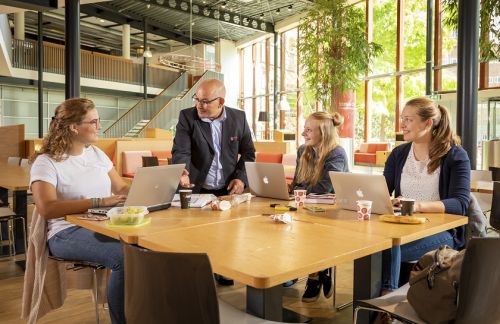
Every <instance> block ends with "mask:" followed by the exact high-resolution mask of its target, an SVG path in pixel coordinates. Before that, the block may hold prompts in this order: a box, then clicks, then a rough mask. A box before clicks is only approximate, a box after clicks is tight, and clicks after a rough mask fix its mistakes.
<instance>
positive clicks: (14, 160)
mask: <svg viewBox="0 0 500 324" xmlns="http://www.w3.org/2000/svg"><path fill="white" fill-rule="evenodd" d="M20 161H21V158H20V157H18V156H9V157H8V158H7V164H9V165H19V162H20Z"/></svg>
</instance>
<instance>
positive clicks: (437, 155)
mask: <svg viewBox="0 0 500 324" xmlns="http://www.w3.org/2000/svg"><path fill="white" fill-rule="evenodd" d="M405 106H410V107H413V108H416V109H417V115H418V116H419V117H420V120H421V121H423V122H426V121H428V120H429V119H431V120H432V130H431V143H430V146H429V164H428V165H427V172H428V173H429V174H431V173H433V172H434V171H436V169H437V168H439V167H440V164H441V159H442V158H443V157H444V156H445V155H446V154H447V153H448V151H449V150H450V149H451V147H452V145H460V138H459V137H458V136H457V135H456V134H454V133H453V130H452V129H451V126H450V113H449V112H448V109H446V107H443V106H441V105H439V104H437V103H435V102H434V101H432V100H431V99H428V98H425V97H420V98H415V99H412V100H410V101H408V102H407V103H406V105H405Z"/></svg>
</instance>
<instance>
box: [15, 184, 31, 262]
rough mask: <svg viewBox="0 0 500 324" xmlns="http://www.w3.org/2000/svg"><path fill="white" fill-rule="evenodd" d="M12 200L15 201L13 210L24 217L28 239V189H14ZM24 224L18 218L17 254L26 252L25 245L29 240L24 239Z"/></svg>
mask: <svg viewBox="0 0 500 324" xmlns="http://www.w3.org/2000/svg"><path fill="white" fill-rule="evenodd" d="M12 202H13V204H12V205H13V210H14V212H15V213H16V215H17V216H21V217H22V218H24V233H26V239H27V233H28V224H27V223H28V217H27V214H28V205H27V191H26V190H19V191H14V193H13V197H12ZM22 226H23V224H22V222H21V220H19V219H17V220H16V239H15V240H16V254H19V253H24V252H25V251H24V246H25V244H27V242H23V241H24V237H23V228H22Z"/></svg>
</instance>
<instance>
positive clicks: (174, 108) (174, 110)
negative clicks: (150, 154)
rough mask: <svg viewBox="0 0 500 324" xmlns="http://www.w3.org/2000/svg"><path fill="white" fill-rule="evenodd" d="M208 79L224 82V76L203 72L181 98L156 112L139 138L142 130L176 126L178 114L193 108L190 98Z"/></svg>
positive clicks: (167, 128) (175, 99)
mask: <svg viewBox="0 0 500 324" xmlns="http://www.w3.org/2000/svg"><path fill="white" fill-rule="evenodd" d="M208 79H217V80H220V81H224V75H223V74H222V73H218V72H214V71H205V73H203V75H202V76H201V77H200V78H199V79H198V81H196V83H195V84H194V85H193V86H192V87H191V88H190V89H189V90H188V91H187V92H186V93H184V95H183V96H182V97H181V98H173V99H172V100H170V102H169V103H168V104H167V105H166V106H165V107H163V108H162V109H160V111H158V113H157V114H156V115H155V116H154V117H153V118H151V120H150V121H149V122H148V123H147V124H146V125H145V126H144V128H143V129H142V131H141V133H140V134H139V136H144V130H145V129H147V128H163V129H166V130H170V129H171V128H173V127H174V126H175V125H176V124H177V121H178V117H179V112H180V111H181V110H182V109H184V108H188V107H192V106H193V99H192V96H193V95H194V93H195V92H196V89H197V88H198V86H199V85H200V83H201V82H203V81H205V80H208Z"/></svg>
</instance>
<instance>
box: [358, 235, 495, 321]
mask: <svg viewBox="0 0 500 324" xmlns="http://www.w3.org/2000/svg"><path fill="white" fill-rule="evenodd" d="M498 251H500V238H496V237H484V238H473V239H472V240H471V241H470V242H469V245H468V246H467V250H466V252H465V257H464V261H463V264H462V270H461V273H460V285H459V291H458V306H457V313H456V319H455V322H454V323H455V324H470V323H482V324H493V323H500V307H498V300H497V298H496V297H497V296H498V291H500V272H499V270H500V258H499V257H498ZM409 287H410V286H409V284H406V285H404V286H403V287H400V288H398V289H397V290H395V291H393V292H391V293H389V294H387V295H384V296H382V297H378V298H373V299H368V300H361V301H356V302H355V306H356V307H355V309H354V319H353V320H354V323H356V321H357V317H358V312H359V311H360V310H369V311H374V312H382V313H388V314H389V315H390V316H391V317H393V318H395V319H397V320H399V321H401V322H403V323H424V321H423V320H422V319H420V318H419V317H418V315H417V313H416V312H415V310H414V309H413V307H412V306H411V305H410V303H408V300H407V299H406V294H407V291H408V288H409Z"/></svg>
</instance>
